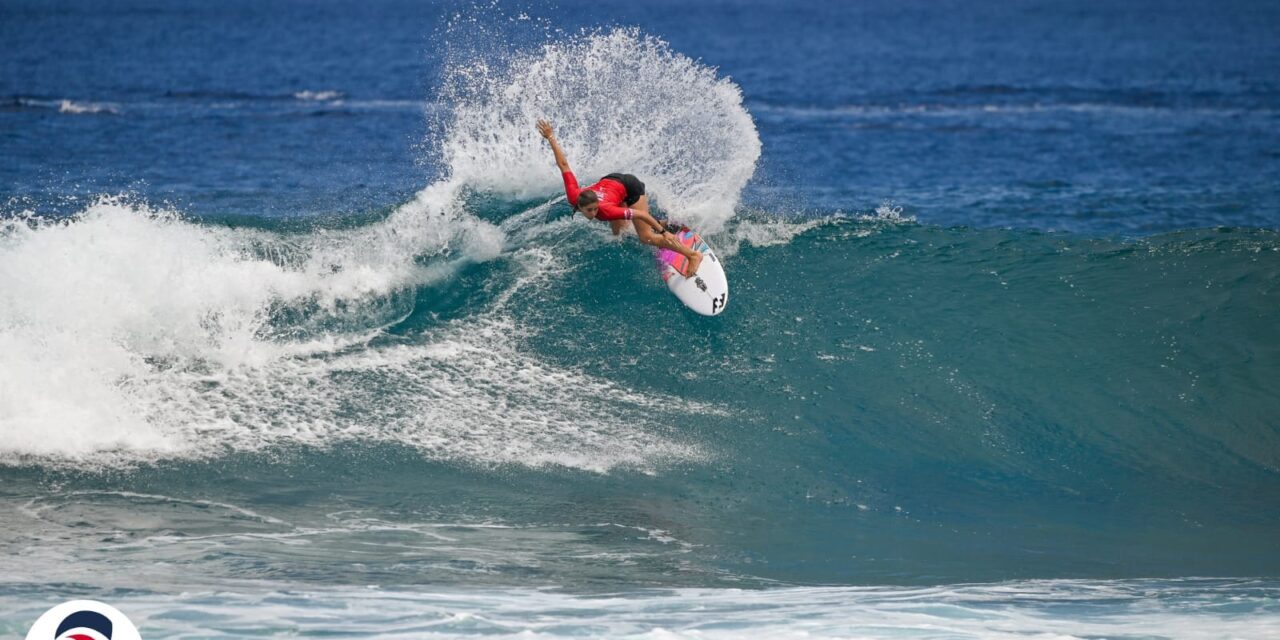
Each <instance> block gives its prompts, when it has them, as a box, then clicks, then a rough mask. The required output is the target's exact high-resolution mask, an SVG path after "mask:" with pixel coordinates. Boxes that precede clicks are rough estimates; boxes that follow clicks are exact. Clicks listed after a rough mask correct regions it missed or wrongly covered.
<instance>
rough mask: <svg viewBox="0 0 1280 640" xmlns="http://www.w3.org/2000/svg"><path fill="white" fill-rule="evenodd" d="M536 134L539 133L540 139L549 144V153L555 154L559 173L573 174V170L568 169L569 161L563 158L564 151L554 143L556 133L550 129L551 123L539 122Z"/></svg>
mask: <svg viewBox="0 0 1280 640" xmlns="http://www.w3.org/2000/svg"><path fill="white" fill-rule="evenodd" d="M538 133H541V134H542V137H543V138H546V139H547V142H550V143H551V152H552V153H554V154H556V166H557V167H560V173H573V170H571V169H570V168H569V159H568V158H566V157H564V150H563V149H561V148H560V143H559V142H556V132H555V130H554V129H552V128H551V123H550V122H547V121H546V120H539V121H538Z"/></svg>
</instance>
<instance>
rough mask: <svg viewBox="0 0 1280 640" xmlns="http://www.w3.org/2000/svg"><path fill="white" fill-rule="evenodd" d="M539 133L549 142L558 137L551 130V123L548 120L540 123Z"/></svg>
mask: <svg viewBox="0 0 1280 640" xmlns="http://www.w3.org/2000/svg"><path fill="white" fill-rule="evenodd" d="M538 133H541V134H542V137H544V138H546V139H547V140H550V139H552V138H554V137H555V136H556V132H555V131H554V130H553V129H552V128H551V123H550V122H547V121H546V120H539V121H538Z"/></svg>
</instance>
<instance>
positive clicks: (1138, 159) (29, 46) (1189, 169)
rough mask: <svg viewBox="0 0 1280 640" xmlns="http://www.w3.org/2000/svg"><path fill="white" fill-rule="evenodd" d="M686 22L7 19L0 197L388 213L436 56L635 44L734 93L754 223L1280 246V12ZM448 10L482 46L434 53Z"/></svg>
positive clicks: (143, 9)
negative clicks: (559, 43)
mask: <svg viewBox="0 0 1280 640" xmlns="http://www.w3.org/2000/svg"><path fill="white" fill-rule="evenodd" d="M686 4H687V3H684V2H629V3H623V4H622V5H621V6H618V7H609V8H605V7H601V6H599V5H598V4H596V3H574V2H559V3H556V4H553V5H545V6H544V5H540V4H537V3H527V4H524V5H514V6H512V5H505V4H500V5H498V6H497V7H491V6H489V5H486V4H484V3H480V4H478V5H471V4H467V3H456V4H447V3H446V4H436V3H428V2H394V1H378V2H369V3H346V2H319V3H313V2H269V3H260V2H225V3H214V4H210V3H202V2H157V3H147V2H142V3H136V2H121V3H112V5H111V6H110V7H109V8H108V7H103V6H102V5H101V3H97V2H54V3H50V2H25V1H22V0H18V1H16V2H7V3H5V5H4V7H2V8H0V11H2V12H3V14H0V17H2V18H3V19H0V38H3V40H4V42H5V47H4V50H3V54H2V56H0V71H2V73H0V99H2V100H3V102H4V106H3V108H4V109H5V117H4V119H3V121H2V122H3V124H2V125H0V126H3V129H0V132H3V138H2V139H3V141H4V150H5V153H4V154H3V161H2V162H3V164H0V189H3V191H2V192H0V194H2V195H6V196H9V195H20V196H31V197H33V198H35V199H36V201H37V202H39V203H41V204H42V205H46V206H47V204H48V201H49V200H50V199H56V198H57V197H58V196H61V195H63V194H66V193H79V194H84V195H89V194H97V193H100V192H102V191H119V190H129V191H134V192H139V193H142V194H145V195H146V196H148V197H149V198H160V199H167V200H171V201H174V202H178V203H181V204H182V205H183V210H184V211H187V212H188V213H199V214H225V213H238V214H246V215H253V216H260V215H314V214H317V213H324V212H329V213H333V212H349V211H351V210H353V209H376V208H378V207H382V206H390V205H393V204H396V203H398V202H400V201H401V200H402V199H403V198H404V197H405V195H406V194H408V193H411V192H413V191H415V190H416V189H418V188H419V187H421V186H422V185H423V184H424V182H426V181H427V180H429V177H430V176H433V175H435V174H437V173H438V172H439V171H441V169H442V168H441V167H440V166H439V165H438V163H437V162H435V158H433V157H432V156H431V154H430V153H426V152H425V150H424V149H422V148H420V147H419V146H417V145H419V144H421V143H423V142H424V140H425V139H426V137H427V134H428V130H427V119H426V118H424V116H423V111H424V110H425V109H430V108H432V106H433V105H435V104H436V103H437V102H438V99H439V95H438V91H437V90H436V89H437V86H436V82H437V80H438V78H439V75H440V68H441V65H442V59H443V58H444V57H445V55H446V53H447V52H448V50H449V49H450V47H454V48H459V47H461V48H467V47H473V48H475V49H477V50H480V51H486V52H488V51H494V50H516V49H520V48H522V47H533V46H536V45H538V44H540V43H541V42H543V41H544V40H545V39H546V38H547V37H551V38H553V39H555V38H568V37H572V36H571V35H557V34H556V33H551V34H548V32H549V31H550V32H555V31H562V32H563V33H564V34H576V33H578V32H579V31H580V30H581V29H599V28H603V27H611V26H635V27H639V28H640V29H642V30H643V31H644V32H645V33H648V34H652V35H656V36H659V37H661V38H663V39H664V40H666V41H668V42H669V43H671V45H672V48H674V49H675V50H676V51H679V52H681V53H683V54H685V55H687V56H690V57H693V58H695V59H702V60H704V61H705V62H706V63H707V64H709V65H712V66H715V67H717V68H718V69H719V70H720V72H721V73H722V74H725V75H728V76H730V77H732V78H733V79H734V81H735V82H736V83H737V84H739V85H740V86H741V87H742V90H743V93H744V96H745V100H746V105H747V107H748V109H749V111H750V112H751V114H752V116H753V117H754V118H755V120H756V122H757V125H758V127H759V130H760V138H761V140H762V141H763V143H764V145H765V148H766V153H765V154H764V156H763V159H762V162H761V169H760V171H759V172H758V175H757V178H756V180H755V181H754V182H753V183H752V186H751V189H750V191H749V192H748V202H751V201H752V200H753V198H754V201H755V202H756V203H758V204H761V205H762V206H767V207H769V208H771V209H780V210H786V211H792V212H794V211H846V212H849V211H866V210H869V209H871V208H874V206H875V205H877V204H879V203H880V202H881V201H882V200H885V199H890V200H894V201H896V202H898V203H900V204H901V205H903V206H904V207H906V208H907V209H908V211H909V212H911V213H913V214H915V215H917V216H918V217H919V218H920V220H921V221H922V222H926V223H931V224H941V225H968V226H997V227H1018V228H1037V229H1064V230H1071V231H1078V232H1085V233H1123V234H1133V233H1139V234H1145V233H1153V232H1161V231H1169V230H1173V229H1180V228H1188V227H1206V226H1217V225H1225V226H1252V227H1274V226H1276V225H1277V224H1278V223H1280V186H1278V185H1280V156H1278V155H1277V149H1280V114H1278V113H1277V106H1278V105H1280V85H1278V83H1280V79H1278V78H1277V74H1276V72H1275V70H1276V69H1277V68H1280V8H1277V6H1276V5H1275V4H1274V3H1269V2H1234V1H1232V2H1126V3H1110V2H1066V3H1063V2H980V3H962V2H906V3H903V2H812V3H801V4H800V5H797V4H796V3H791V2H698V3H693V4H692V6H685V5H686ZM456 14H461V15H465V16H467V17H469V18H474V20H475V23H473V24H470V25H467V26H465V27H464V28H459V29H456V30H455V31H454V32H452V33H449V32H448V31H447V30H446V29H445V25H444V21H445V19H447V18H448V17H449V16H452V15H456ZM521 17H528V18H529V19H528V20H521V19H520V18H521ZM449 36H452V40H450V39H449ZM477 41H478V42H477ZM599 81H600V82H603V83H607V82H608V81H609V79H607V78H601V79H600V80H599ZM64 100H68V101H71V102H70V103H66V104H67V107H65V108H64V107H63V105H64V103H63V102H62V101H64ZM670 106H671V105H662V104H654V105H653V107H652V108H653V109H654V110H655V111H661V110H663V109H665V108H670ZM599 108H600V109H607V108H608V107H607V105H599ZM67 110H71V111H79V110H87V111H89V113H78V114H72V115H75V116H76V117H72V115H69V114H68V113H65V111H67ZM548 115H550V116H554V114H548Z"/></svg>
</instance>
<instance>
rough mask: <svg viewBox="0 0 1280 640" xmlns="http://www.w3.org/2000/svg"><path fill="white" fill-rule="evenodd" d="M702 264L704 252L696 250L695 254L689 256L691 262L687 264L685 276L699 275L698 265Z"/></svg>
mask: <svg viewBox="0 0 1280 640" xmlns="http://www.w3.org/2000/svg"><path fill="white" fill-rule="evenodd" d="M700 264H702V254H701V253H700V252H697V251H694V252H693V255H691V256H689V264H687V265H685V268H684V277H686V278H692V277H694V276H696V275H698V265H700Z"/></svg>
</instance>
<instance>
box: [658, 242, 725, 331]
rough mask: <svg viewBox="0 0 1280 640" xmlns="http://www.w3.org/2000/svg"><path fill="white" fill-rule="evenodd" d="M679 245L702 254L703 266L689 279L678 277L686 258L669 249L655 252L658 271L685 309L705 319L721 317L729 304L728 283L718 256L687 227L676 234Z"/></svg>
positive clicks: (699, 266)
mask: <svg viewBox="0 0 1280 640" xmlns="http://www.w3.org/2000/svg"><path fill="white" fill-rule="evenodd" d="M676 238H677V239H679V240H680V243H681V244H683V245H684V246H686V247H689V248H691V249H693V250H694V251H700V252H702V264H700V265H698V273H696V274H695V275H694V277H692V278H686V277H684V276H683V275H680V272H681V271H682V270H683V269H684V266H685V263H686V262H687V261H688V258H685V257H684V256H682V255H680V254H679V253H676V252H675V251H672V250H670V249H661V250H659V251H658V256H657V258H658V272H659V273H660V274H661V275H662V279H663V280H664V281H665V282H666V283H667V289H669V290H671V293H674V294H675V296H676V297H677V298H679V299H680V302H683V303H684V306H686V307H689V308H690V309H693V310H694V311H696V312H698V313H700V314H702V315H704V316H715V315H720V313H721V312H723V311H724V307H725V305H727V304H729V280H728V279H727V278H725V276H724V267H723V266H721V265H720V257H719V256H717V255H716V252H715V250H714V249H712V248H711V245H709V244H707V241H706V240H703V239H702V236H699V235H698V233H697V232H696V231H694V230H693V229H690V228H688V227H684V228H682V229H680V231H679V233H676Z"/></svg>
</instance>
